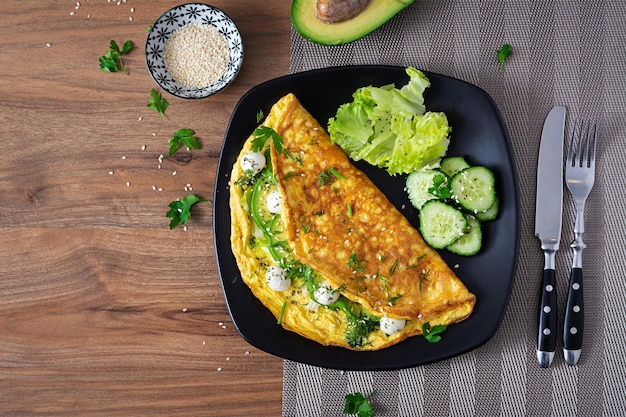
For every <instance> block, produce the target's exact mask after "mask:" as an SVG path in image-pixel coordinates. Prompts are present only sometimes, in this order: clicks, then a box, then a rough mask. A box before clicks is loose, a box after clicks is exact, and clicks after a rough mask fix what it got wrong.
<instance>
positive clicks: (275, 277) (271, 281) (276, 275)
mask: <svg viewBox="0 0 626 417" xmlns="http://www.w3.org/2000/svg"><path fill="white" fill-rule="evenodd" d="M286 275H287V274H286V272H285V270H284V269H283V268H281V267H280V266H277V265H272V266H270V267H269V268H267V271H265V281H266V282H267V285H269V287H270V288H271V289H272V290H274V291H279V292H280V291H286V290H287V289H288V288H289V287H290V286H291V279H290V278H285V276H286Z"/></svg>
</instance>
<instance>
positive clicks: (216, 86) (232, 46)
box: [146, 3, 243, 99]
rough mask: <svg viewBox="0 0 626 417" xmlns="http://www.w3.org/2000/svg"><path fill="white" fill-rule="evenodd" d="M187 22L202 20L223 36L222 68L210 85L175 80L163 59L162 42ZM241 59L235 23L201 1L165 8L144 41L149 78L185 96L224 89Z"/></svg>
mask: <svg viewBox="0 0 626 417" xmlns="http://www.w3.org/2000/svg"><path fill="white" fill-rule="evenodd" d="M188 24H205V25H209V26H211V27H213V28H214V29H215V30H217V31H218V32H219V33H220V34H221V35H223V36H224V38H225V39H226V42H227V44H228V49H229V51H230V60H229V62H228V65H227V68H226V71H225V72H224V73H223V74H222V75H221V76H220V77H219V79H218V80H217V81H216V82H214V83H213V84H211V85H208V86H206V87H201V88H190V87H187V86H185V85H182V84H179V83H177V82H176V81H175V80H174V79H173V78H172V76H171V75H170V74H169V73H168V71H167V68H166V66H165V63H164V60H163V54H164V49H165V43H166V42H167V40H168V39H169V38H170V37H171V36H172V33H174V32H175V31H176V30H177V29H179V28H181V27H183V26H185V25H188ZM242 62H243V42H242V39H241V34H240V33H239V30H238V29H237V26H236V25H235V23H234V22H233V21H232V20H231V18H230V17H228V16H227V15H226V13H224V12H223V11H221V10H219V9H217V8H215V7H213V6H210V5H208V4H203V3H187V4H181V5H179V6H176V7H174V8H172V9H170V10H168V11H167V12H165V13H164V14H163V15H162V16H161V17H159V19H158V20H157V21H156V22H155V23H154V25H153V26H152V28H151V29H150V33H149V34H148V39H147V41H146V65H147V66H148V71H149V72H150V75H151V76H152V79H153V80H154V81H155V82H156V83H157V85H158V86H159V87H161V88H162V89H163V90H165V91H167V92H168V93H170V94H172V95H174V96H176V97H180V98H185V99H200V98H206V97H210V96H212V95H215V94H217V93H219V92H221V91H222V90H224V89H225V88H226V87H228V85H230V83H231V82H232V81H233V80H234V79H235V77H237V74H238V73H239V69H240V68H241V64H242Z"/></svg>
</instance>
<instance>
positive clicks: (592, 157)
mask: <svg viewBox="0 0 626 417" xmlns="http://www.w3.org/2000/svg"><path fill="white" fill-rule="evenodd" d="M597 138H598V124H597V123H596V122H594V123H593V137H592V138H591V139H590V140H591V143H587V150H586V151H585V161H589V162H588V163H586V164H585V165H587V166H588V167H589V168H594V167H595V166H596V139H597ZM587 154H589V159H587Z"/></svg>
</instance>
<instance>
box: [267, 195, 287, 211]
mask: <svg viewBox="0 0 626 417" xmlns="http://www.w3.org/2000/svg"><path fill="white" fill-rule="evenodd" d="M282 201H283V198H282V197H281V196H280V193H279V192H278V190H272V192H270V193H269V194H268V195H267V200H266V204H267V209H268V210H269V212H270V213H272V214H281V213H282V212H283V206H282V205H281V203H282Z"/></svg>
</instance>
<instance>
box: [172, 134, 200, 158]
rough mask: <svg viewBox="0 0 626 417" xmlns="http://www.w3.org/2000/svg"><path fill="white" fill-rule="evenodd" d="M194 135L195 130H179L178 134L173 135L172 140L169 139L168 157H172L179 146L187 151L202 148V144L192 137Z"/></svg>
mask: <svg viewBox="0 0 626 417" xmlns="http://www.w3.org/2000/svg"><path fill="white" fill-rule="evenodd" d="M195 134H196V132H195V130H192V129H180V130H178V132H176V133H174V135H173V136H172V139H170V142H169V143H170V150H169V156H172V155H174V154H175V153H176V151H177V150H178V149H179V148H180V145H181V144H183V145H185V146H186V147H187V148H189V149H200V148H202V144H201V143H200V142H199V141H198V138H196V137H195V136H194V135H195Z"/></svg>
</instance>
